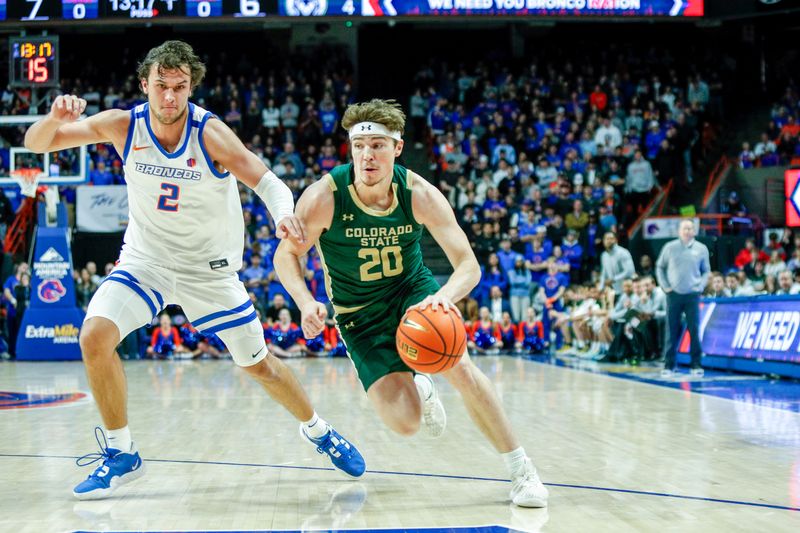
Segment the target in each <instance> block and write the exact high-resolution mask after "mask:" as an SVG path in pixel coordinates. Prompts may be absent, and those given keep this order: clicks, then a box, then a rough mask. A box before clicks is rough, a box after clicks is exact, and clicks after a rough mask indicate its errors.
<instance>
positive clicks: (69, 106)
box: [50, 94, 86, 122]
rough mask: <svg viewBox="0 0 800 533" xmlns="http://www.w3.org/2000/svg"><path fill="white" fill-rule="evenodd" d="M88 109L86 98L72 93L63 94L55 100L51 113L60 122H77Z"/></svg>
mask: <svg viewBox="0 0 800 533" xmlns="http://www.w3.org/2000/svg"><path fill="white" fill-rule="evenodd" d="M85 109H86V100H84V99H83V98H78V97H77V96H75V95H72V94H61V95H59V96H57V97H56V99H55V100H54V101H53V105H52V106H51V107H50V115H51V116H52V117H53V118H54V119H56V120H58V121H59V122H75V121H76V120H78V119H79V118H80V116H81V113H83V111H84V110H85Z"/></svg>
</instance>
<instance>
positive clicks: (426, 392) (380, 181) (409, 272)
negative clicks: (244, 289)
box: [275, 100, 548, 507]
mask: <svg viewBox="0 0 800 533" xmlns="http://www.w3.org/2000/svg"><path fill="white" fill-rule="evenodd" d="M342 126H343V127H344V128H345V129H346V130H347V131H348V133H349V136H350V144H351V150H352V159H353V162H352V163H351V164H347V165H342V166H338V167H336V168H334V169H332V170H331V172H330V174H327V175H325V176H324V177H323V178H322V179H321V180H320V181H318V182H317V183H315V184H313V185H312V186H310V187H309V188H308V189H307V190H306V191H305V193H304V194H303V196H302V197H301V198H300V200H299V201H298V203H297V208H296V211H295V215H296V216H297V218H298V219H299V220H300V221H301V222H302V223H303V224H304V225H305V228H306V237H307V238H306V241H305V242H304V243H298V242H294V241H288V240H284V241H282V242H281V244H280V246H279V247H278V250H277V253H276V255H275V268H276V270H277V272H278V275H279V277H280V279H281V282H282V283H283V284H284V286H285V287H286V289H287V290H288V291H289V293H290V294H291V295H292V297H293V298H294V300H295V302H297V305H298V306H299V308H300V310H301V312H302V321H301V324H302V328H303V333H304V334H305V336H306V337H308V338H311V337H315V336H317V335H318V334H319V333H320V332H321V331H322V329H323V327H324V325H325V318H326V316H327V311H326V309H325V306H324V305H323V304H320V303H318V302H317V301H315V300H314V297H313V296H312V294H311V292H309V290H308V288H307V287H306V283H305V279H304V277H303V271H302V270H301V267H300V259H301V257H302V256H303V255H304V254H306V252H308V250H309V248H310V247H311V246H312V245H314V244H316V245H317V250H318V251H319V253H320V258H321V259H322V262H323V265H324V269H325V274H326V276H325V278H326V288H327V289H328V295H329V297H330V299H331V302H332V304H333V308H334V311H335V318H336V322H337V325H338V327H339V330H340V333H341V335H342V339H343V340H344V342H345V345H346V346H347V351H348V354H349V355H350V358H351V359H352V361H353V364H354V366H355V368H356V371H357V372H358V378H359V380H360V381H361V383H362V385H363V386H364V389H365V390H366V391H367V396H368V397H369V399H370V401H371V402H372V404H373V406H374V407H375V410H376V411H377V412H378V415H379V416H380V417H381V419H382V420H383V422H384V423H385V424H386V425H387V426H388V427H389V428H391V429H392V430H393V431H395V432H396V433H399V434H401V435H413V434H415V433H416V432H417V431H418V430H419V429H420V426H421V425H424V426H425V428H426V430H427V432H428V433H429V434H430V435H431V436H433V437H437V436H439V435H441V434H442V432H443V431H444V426H445V412H444V408H443V407H442V404H441V402H440V401H439V399H438V395H437V393H436V390H435V388H434V384H433V380H431V379H430V378H429V377H428V376H426V375H424V374H417V375H416V376H415V375H414V373H413V371H412V370H411V369H410V368H409V367H407V366H406V365H405V364H404V363H403V361H402V360H401V359H400V356H399V355H398V354H397V349H396V348H395V331H396V330H397V325H398V324H399V322H400V320H401V318H402V316H403V315H404V314H405V312H406V310H408V309H409V308H411V307H415V306H416V307H418V308H426V307H429V306H430V307H432V308H433V310H434V311H437V312H444V313H448V312H451V313H458V310H457V309H456V307H455V305H454V304H453V302H455V301H458V300H460V299H461V298H463V297H464V296H466V295H467V294H468V293H469V292H470V291H471V290H472V288H473V287H474V286H475V285H476V284H477V283H478V281H479V280H480V276H481V272H480V267H479V266H478V262H477V260H476V259H475V255H474V254H473V253H472V249H471V248H470V244H469V242H468V241H467V237H466V235H465V234H464V232H463V231H462V230H461V228H460V227H459V226H458V223H457V222H456V218H455V215H454V214H453V210H452V208H451V207H450V204H449V203H448V202H447V200H446V199H445V198H444V196H443V195H442V194H441V193H440V192H439V191H438V190H437V189H436V188H435V187H433V186H432V185H431V184H430V183H428V182H427V181H425V180H424V179H422V178H421V177H420V176H418V175H417V174H415V173H414V172H412V171H410V170H407V169H406V168H404V167H402V166H400V165H397V164H395V158H396V157H398V156H399V155H400V153H401V152H402V150H403V140H402V138H401V135H402V132H403V128H404V126H405V115H404V114H403V112H402V109H401V108H400V106H399V105H398V104H397V103H395V102H394V101H391V100H389V101H384V100H372V101H370V102H366V103H361V104H354V105H351V106H349V107H348V108H347V110H346V112H345V113H344V116H343V118H342ZM423 226H425V227H427V228H428V230H429V231H430V233H431V235H433V237H434V239H436V242H437V243H439V245H440V246H441V247H442V248H443V249H444V251H445V253H446V254H447V258H448V259H449V260H450V263H451V264H452V266H453V270H454V272H453V274H452V275H451V276H450V279H449V280H448V281H447V283H445V285H444V286H442V287H440V286H439V285H438V284H437V283H436V281H435V280H434V278H433V276H432V274H431V272H430V271H429V270H428V269H427V267H425V265H424V264H423V262H422V251H421V249H420V244H419V241H420V237H421V235H422V227H423ZM441 375H442V376H443V377H444V378H445V379H447V381H449V382H450V384H451V385H453V386H454V387H455V388H456V389H457V390H458V392H459V393H460V394H461V397H462V398H463V400H464V404H465V406H466V408H467V410H468V412H469V414H470V416H471V417H472V419H473V421H474V422H475V424H476V425H477V426H478V428H479V429H480V430H481V432H482V433H483V434H484V435H485V436H486V438H487V439H489V441H490V442H491V443H492V445H494V447H495V449H497V451H498V452H500V454H501V455H502V456H503V459H504V460H505V462H506V465H507V466H508V469H509V473H510V477H511V480H512V489H511V500H512V501H513V502H514V503H515V504H516V505H519V506H523V507H544V506H546V505H547V496H548V492H547V489H546V488H545V487H544V485H543V484H542V482H541V481H540V480H539V476H538V475H537V473H536V469H535V468H534V466H533V463H532V462H531V460H530V459H529V458H528V456H527V455H526V454H525V451H524V449H523V448H522V446H520V443H519V440H518V439H517V437H516V435H515V434H514V431H513V429H512V427H511V423H510V422H509V420H508V417H507V416H506V414H505V412H504V411H503V408H502V406H501V405H500V400H499V398H498V397H497V394H496V393H495V390H494V387H493V386H492V384H491V382H490V381H489V379H488V378H487V377H486V376H485V375H484V374H483V373H482V372H481V371H480V370H479V369H478V368H477V367H476V366H475V365H474V364H473V363H472V361H471V360H470V358H469V355H468V354H465V355H464V356H463V357H462V358H461V361H460V362H459V363H458V364H457V365H456V366H455V367H453V368H451V369H450V370H448V371H446V372H443V373H442V374H441Z"/></svg>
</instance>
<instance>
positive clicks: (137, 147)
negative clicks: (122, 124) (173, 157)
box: [133, 144, 151, 152]
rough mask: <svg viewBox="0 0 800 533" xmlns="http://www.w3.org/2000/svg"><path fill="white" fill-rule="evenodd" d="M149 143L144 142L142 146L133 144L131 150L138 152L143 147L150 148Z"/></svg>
mask: <svg viewBox="0 0 800 533" xmlns="http://www.w3.org/2000/svg"><path fill="white" fill-rule="evenodd" d="M150 146H151V145H149V144H145V145H144V146H134V147H133V151H134V152H138V151H139V150H144V149H145V148H150Z"/></svg>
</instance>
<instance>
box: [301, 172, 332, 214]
mask: <svg viewBox="0 0 800 533" xmlns="http://www.w3.org/2000/svg"><path fill="white" fill-rule="evenodd" d="M335 190H336V183H335V182H334V180H333V176H331V175H330V174H325V175H323V176H322V177H321V178H320V179H319V180H317V181H316V182H314V183H312V184H311V185H309V186H308V187H307V188H306V190H305V191H303V195H302V196H301V197H300V200H299V201H298V202H297V209H298V211H301V210H302V211H304V213H303V214H304V215H306V216H309V215H310V216H314V215H316V214H323V213H326V212H330V211H332V210H333V203H334V196H333V192H334V191H335Z"/></svg>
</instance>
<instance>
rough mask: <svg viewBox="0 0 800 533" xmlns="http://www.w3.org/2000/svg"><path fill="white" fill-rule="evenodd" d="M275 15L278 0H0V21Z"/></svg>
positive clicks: (72, 20) (276, 13)
mask: <svg viewBox="0 0 800 533" xmlns="http://www.w3.org/2000/svg"><path fill="white" fill-rule="evenodd" d="M277 15H278V0H0V22H3V21H6V22H40V21H41V22H46V21H58V20H69V21H71V22H74V21H78V20H116V19H145V20H147V19H159V18H171V19H180V18H214V17H237V18H239V17H245V18H247V17H266V16H277Z"/></svg>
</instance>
